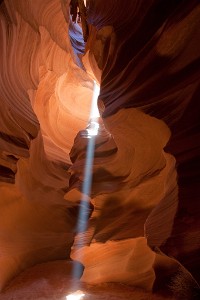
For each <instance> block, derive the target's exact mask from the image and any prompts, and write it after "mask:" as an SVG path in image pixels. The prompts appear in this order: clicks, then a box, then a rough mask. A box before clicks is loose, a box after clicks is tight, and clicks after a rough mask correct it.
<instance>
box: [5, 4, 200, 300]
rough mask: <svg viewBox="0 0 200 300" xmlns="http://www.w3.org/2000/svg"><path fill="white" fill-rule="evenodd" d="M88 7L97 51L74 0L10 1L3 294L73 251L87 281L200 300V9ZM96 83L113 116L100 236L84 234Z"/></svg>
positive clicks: (97, 220)
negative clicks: (81, 223) (77, 18)
mask: <svg viewBox="0 0 200 300" xmlns="http://www.w3.org/2000/svg"><path fill="white" fill-rule="evenodd" d="M79 2H81V1H79ZM86 2H87V21H88V26H89V37H88V40H87V43H86V45H85V43H84V40H83V37H82V34H81V27H80V26H79V24H77V23H75V24H74V23H72V22H71V21H70V16H69V4H70V1H69V0H67V1H64V0H62V1H59V0H45V1H39V0H37V1H34V3H33V1H22V0H15V1H11V0H7V1H1V4H0V18H1V23H0V24H1V25H0V38H1V43H0V47H1V58H0V64H1V76H0V101H1V110H0V115H1V118H0V170H1V173H0V179H1V184H0V190H1V192H0V193H1V194H0V195H1V199H0V201H1V210H0V211H1V212H0V214H1V217H0V218H1V220H2V221H1V224H2V233H1V235H0V251H1V253H2V255H0V262H1V274H0V289H2V288H3V287H5V285H6V284H7V283H8V282H9V281H10V280H11V279H12V278H13V276H15V275H16V274H18V273H20V272H21V271H23V270H25V269H27V268H28V267H30V266H33V265H35V264H37V263H42V262H48V261H51V260H61V259H62V260H69V259H70V257H71V258H72V259H73V260H77V261H79V262H81V263H82V265H83V266H84V268H85V269H84V271H83V275H82V277H81V278H80V280H81V283H80V284H83V285H84V284H86V286H87V284H88V283H89V284H99V283H100V284H101V283H104V284H106V283H107V282H118V283H125V284H128V285H132V286H137V287H140V288H143V289H146V290H150V291H154V292H159V291H160V290H163V291H164V292H165V291H168V292H169V291H170V293H171V297H172V295H173V294H174V295H176V296H177V295H178V293H179V292H180V289H181V288H180V286H181V287H183V285H184V286H186V287H187V288H186V289H184V291H183V292H182V293H179V294H180V295H179V298H180V299H187V300H188V299H198V296H195V295H197V294H198V291H197V290H198V284H197V282H195V280H194V279H193V278H192V275H193V276H194V277H195V278H196V279H197V280H198V276H197V275H198V274H197V270H198V268H199V256H198V252H199V249H200V242H199V233H200V227H199V218H198V214H199V204H198V202H197V200H198V197H199V187H198V185H199V175H200V174H199V153H200V147H199V146H200V145H199V140H200V139H199V122H200V121H199V120H200V118H199V117H200V116H199V114H200V113H199V112H200V109H199V103H198V99H199V91H200V89H199V83H200V69H199V53H200V51H199V50H200V44H199V35H200V32H199V28H200V26H199V25H200V24H199V20H200V5H199V2H198V1H195V0H192V1H176V3H174V2H173V1H172V2H170V3H168V2H167V1H164V0H162V1H154V0H152V1H148V3H147V1H124V0H123V1H122V0H117V1H113V0H107V1H102V0H95V1H93V0H90V1H86ZM84 49H85V55H84V57H83V58H82V54H83V53H84ZM93 80H96V81H97V82H98V83H99V84H100V95H99V100H98V107H99V110H100V114H101V118H99V119H98V122H99V126H100V127H99V130H98V135H97V136H96V137H93V139H94V161H93V169H92V172H93V177H92V185H91V191H90V193H89V195H87V199H88V200H89V202H90V205H89V213H88V225H87V230H86V231H83V232H79V233H78V234H77V229H76V222H77V219H78V209H79V206H80V200H81V199H82V196H83V195H82V186H83V183H84V181H85V178H84V168H85V163H86V156H87V145H88V139H87V138H85V137H84V134H83V133H84V130H85V128H86V126H87V123H88V120H89V115H90V105H91V100H92V93H93V88H94V84H93ZM75 236H76V237H75ZM74 238H75V242H74ZM73 243H74V245H73ZM72 245H73V247H72ZM71 247H72V251H71ZM166 255H169V256H170V258H169V257H168V256H166ZM171 257H174V258H171ZM177 260H178V261H180V262H181V263H182V265H183V266H182V265H181V264H180V263H179V262H178V261H177ZM65 264H66V261H65V262H64V261H63V266H64V265H65ZM184 267H186V268H187V269H188V270H189V271H190V272H191V274H190V273H189V272H188V271H187V270H186V269H185V268H184ZM42 268H43V265H42V267H41V270H43V269H42ZM44 268H45V266H44ZM66 269H67V271H66V273H65V272H63V273H62V272H61V273H62V274H61V275H60V277H61V278H68V276H70V273H71V272H72V270H71V267H70V268H67V267H66ZM50 270H51V267H50ZM53 270H54V268H52V272H54V271H53ZM31 272H32V271H30V274H34V271H33V273H31ZM49 272H51V271H49ZM36 273H37V272H36ZM58 273H59V272H58ZM30 276H32V275H30ZM45 276H46V275H45ZM45 276H44V278H46V277H45ZM22 277H23V276H22ZM138 277H140V278H138ZM31 280H33V282H34V280H35V279H34V275H33V279H31ZM63 280H64V279H63ZM15 282H16V283H14V285H13V286H12V285H11V288H10V291H9V289H8V291H7V292H5V293H4V295H3V297H5V299H6V297H7V299H9V297H11V296H12V295H13V294H14V293H16V288H15V287H18V286H19V292H18V296H17V297H20V299H23V297H22V294H21V296H20V289H21V286H20V285H18V283H17V281H15ZM15 284H16V286H15ZM33 286H34V285H33ZM36 286H37V285H36ZM56 286H57V288H58V290H59V288H60V286H59V284H57V285H56ZM86 286H85V287H86ZM25 289H26V287H25ZM30 290H31V287H30ZM55 290H56V288H55ZM194 290H195V292H194ZM98 292H99V290H98ZM98 292H97V293H98ZM6 293H7V294H6ZM9 293H10V294H9ZM134 293H135V294H134ZM24 295H25V294H24ZM130 295H131V296H130ZM133 295H136V292H135V291H133V294H131V292H130V294H127V299H131V297H133V298H134V296H133ZM63 296H64V295H63V294H62V295H61V294H60V298H62V297H63ZM26 297H27V294H26V295H25V296H24V299H27V298H26ZM30 297H31V296H30ZM34 297H35V298H34ZM37 297H38V296H37ZM40 297H43V298H44V299H46V298H45V297H47V298H48V297H49V294H48V293H47V294H46V295H45V294H43V295H42V294H40ZM94 297H95V296H94V295H93V298H94ZM138 297H139V296H138ZM146 297H150V296H149V294H148V295H146ZM184 297H185V298H184ZM195 297H197V298H195ZM115 298H116V299H118V298H117V295H116V294H115ZM177 298H178V296H177ZM16 299H17V298H16ZM30 299H36V296H34V293H33V296H32V298H30ZM48 299H49V298H48ZM94 299H95V298H94ZM97 299H98V298H97ZM102 299H104V298H102ZM105 299H106V298H105ZM138 299H139V298H138ZM147 299H149V298H147ZM152 299H153V298H152ZM171 299H172V298H171Z"/></svg>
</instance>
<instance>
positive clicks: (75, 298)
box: [66, 290, 85, 300]
mask: <svg viewBox="0 0 200 300" xmlns="http://www.w3.org/2000/svg"><path fill="white" fill-rule="evenodd" d="M84 296H85V294H84V293H83V292H82V291H80V290H78V291H76V292H75V293H72V294H70V295H68V296H66V300H81V299H83V297H84Z"/></svg>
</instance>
